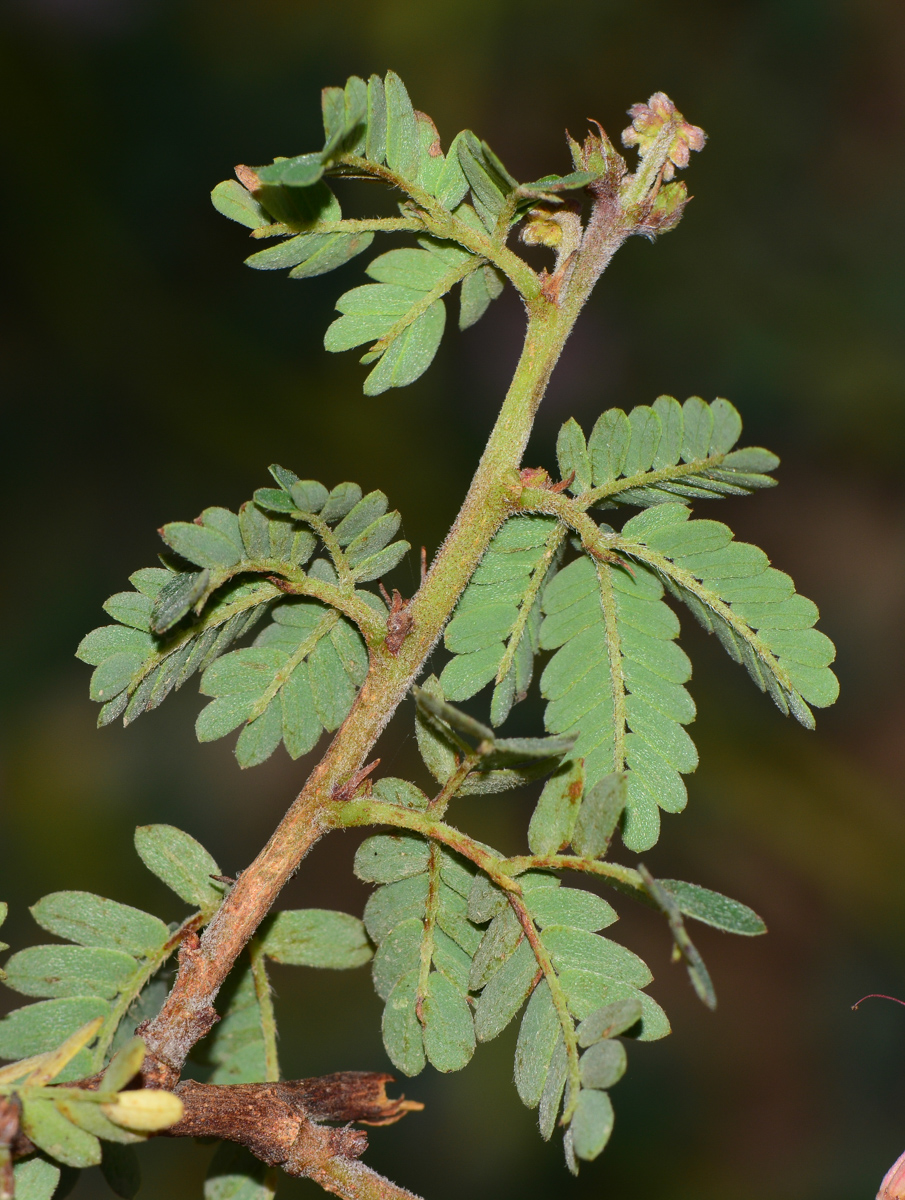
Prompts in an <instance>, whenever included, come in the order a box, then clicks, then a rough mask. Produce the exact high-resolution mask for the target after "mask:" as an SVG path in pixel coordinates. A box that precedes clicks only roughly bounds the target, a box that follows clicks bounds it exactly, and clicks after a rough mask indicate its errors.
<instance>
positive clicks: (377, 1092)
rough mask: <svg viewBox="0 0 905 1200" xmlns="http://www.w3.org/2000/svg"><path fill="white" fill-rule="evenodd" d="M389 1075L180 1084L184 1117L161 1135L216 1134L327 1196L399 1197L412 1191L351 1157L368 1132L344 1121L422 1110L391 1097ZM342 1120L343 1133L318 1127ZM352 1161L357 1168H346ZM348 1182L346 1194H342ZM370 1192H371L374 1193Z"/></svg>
mask: <svg viewBox="0 0 905 1200" xmlns="http://www.w3.org/2000/svg"><path fill="white" fill-rule="evenodd" d="M391 1081H392V1076H391V1075H378V1074H374V1073H373V1072H370V1071H341V1072H339V1073H338V1074H335V1075H324V1076H321V1077H320V1078H317V1079H298V1080H294V1081H289V1082H284V1083H238V1084H232V1085H229V1084H205V1083H195V1082H194V1081H193V1080H186V1081H185V1082H184V1083H180V1084H179V1085H178V1086H177V1087H176V1088H175V1092H176V1095H177V1096H179V1098H180V1099H181V1100H182V1103H183V1106H184V1112H183V1117H182V1120H181V1121H180V1122H179V1123H178V1124H177V1125H174V1126H173V1127H172V1128H170V1129H168V1130H167V1131H166V1133H165V1134H164V1136H165V1137H216V1138H223V1139H224V1140H226V1141H230V1142H237V1143H238V1144H239V1145H240V1146H245V1147H246V1148H247V1149H248V1150H250V1151H251V1153H252V1154H254V1156H255V1157H256V1158H258V1159H260V1160H261V1162H264V1163H266V1164H267V1165H268V1166H271V1167H276V1166H279V1167H282V1168H283V1170H284V1171H286V1173H287V1174H289V1175H298V1176H305V1177H309V1178H312V1179H317V1180H318V1182H320V1183H321V1184H322V1186H324V1187H326V1188H328V1190H330V1191H337V1189H341V1190H340V1194H341V1195H349V1194H355V1192H356V1191H358V1190H360V1189H361V1186H362V1185H365V1184H366V1186H367V1194H368V1195H371V1196H374V1195H376V1194H377V1193H381V1194H383V1195H385V1196H386V1197H388V1198H389V1197H394V1196H395V1197H404V1196H408V1195H410V1193H408V1192H406V1191H404V1189H401V1188H397V1187H396V1185H395V1184H392V1183H390V1182H389V1181H388V1180H383V1179H382V1178H381V1177H380V1176H378V1175H375V1173H374V1172H373V1171H370V1169H369V1168H367V1167H364V1166H363V1165H362V1164H360V1163H355V1160H356V1159H358V1158H360V1156H361V1155H362V1154H363V1153H364V1151H365V1150H366V1149H367V1145H368V1138H367V1134H365V1133H364V1131H363V1130H360V1129H350V1128H349V1123H350V1122H352V1121H358V1122H361V1123H363V1124H367V1125H391V1124H393V1122H395V1121H398V1120H400V1119H401V1118H402V1117H404V1116H405V1115H406V1113H408V1112H414V1111H417V1110H419V1109H421V1108H422V1107H423V1105H421V1104H418V1103H417V1102H416V1101H412V1100H406V1099H405V1098H404V1097H399V1099H396V1100H391V1099H390V1098H389V1097H388V1096H387V1094H386V1085H387V1083H389V1082H391ZM323 1121H338V1122H342V1123H343V1125H344V1128H341V1129H336V1128H331V1127H330V1126H327V1125H323V1124H321V1122H323ZM353 1163H355V1167H356V1169H351V1164H353ZM347 1179H348V1182H349V1184H350V1186H352V1192H351V1193H350V1192H348V1191H346V1190H344V1188H345V1184H344V1181H345V1180H347ZM375 1188H376V1191H375Z"/></svg>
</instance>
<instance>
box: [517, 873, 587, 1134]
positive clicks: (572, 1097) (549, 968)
mask: <svg viewBox="0 0 905 1200" xmlns="http://www.w3.org/2000/svg"><path fill="white" fill-rule="evenodd" d="M508 899H509V903H510V905H511V906H512V911H513V912H514V913H515V915H516V916H517V917H518V919H519V924H520V925H521V927H522V929H523V930H524V932H525V937H526V938H527V940H528V944H529V945H530V947H531V949H532V951H533V952H534V957H535V958H536V959H537V965H538V966H539V967H540V969H541V970H542V971H543V973H544V978H545V979H546V981H547V986H548V987H549V989H550V998H551V1000H552V1001H553V1007H554V1008H555V1009H556V1015H557V1016H558V1017H559V1024H560V1027H561V1029H562V1036H563V1042H564V1043H565V1047H566V1058H567V1060H568V1064H569V1090H568V1097H569V1098H568V1101H567V1103H566V1108H565V1111H564V1112H563V1115H562V1124H563V1125H568V1123H569V1122H570V1121H571V1120H572V1117H573V1115H574V1113H575V1106H576V1105H577V1104H578V1093H579V1091H580V1090H581V1072H580V1069H579V1065H578V1037H577V1036H576V1033H575V1022H574V1021H573V1020H572V1014H571V1013H570V1012H569V1002H568V1000H567V999H566V993H565V992H564V991H563V987H562V984H561V983H560V982H559V976H558V975H557V974H556V969H555V967H554V966H553V959H552V958H551V957H550V954H549V952H548V950H547V947H546V946H545V945H544V943H543V942H542V941H541V939H540V935H539V934H538V932H537V927H536V926H535V924H534V922H533V921H532V919H531V914H530V913H529V912H528V909H527V908H526V907H525V905H524V903H523V901H522V900H520V899H519V897H517V896H513V895H510V896H509V897H508Z"/></svg>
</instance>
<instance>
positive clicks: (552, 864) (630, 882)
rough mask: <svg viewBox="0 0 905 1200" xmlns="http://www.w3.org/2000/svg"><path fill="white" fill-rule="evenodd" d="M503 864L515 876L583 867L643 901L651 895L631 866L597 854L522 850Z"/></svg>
mask: <svg viewBox="0 0 905 1200" xmlns="http://www.w3.org/2000/svg"><path fill="white" fill-rule="evenodd" d="M502 867H503V870H505V871H506V873H507V874H510V875H513V876H515V877H516V878H517V877H518V876H519V875H521V874H522V873H523V872H525V871H584V872H585V873H586V874H588V875H597V876H598V877H599V878H601V879H603V880H605V881H606V882H607V883H609V884H611V885H612V886H613V887H615V888H618V890H619V891H620V892H624V893H625V894H626V895H631V896H635V898H636V899H638V900H643V901H644V902H645V903H647V902H648V901H649V899H650V897H649V896H648V895H647V892H646V891H645V888H644V881H643V880H642V878H641V876H640V875H639V874H638V872H637V871H635V870H633V868H632V867H623V866H620V865H619V863H608V862H600V861H599V860H598V859H596V858H581V857H579V855H577V854H523V855H519V856H518V857H515V858H507V859H504V860H503V863H502Z"/></svg>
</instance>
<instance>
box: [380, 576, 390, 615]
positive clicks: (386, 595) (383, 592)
mask: <svg viewBox="0 0 905 1200" xmlns="http://www.w3.org/2000/svg"><path fill="white" fill-rule="evenodd" d="M377 586H378V587H379V588H380V594H381V596H383V598H384V600H385V601H386V606H387V608H390V607H391V606H392V603H393V602H392V600H390V593H389V592H388V591H387V590H386V588H385V587H384V586H383V580H382V579H381V581H380V583H378V585H377Z"/></svg>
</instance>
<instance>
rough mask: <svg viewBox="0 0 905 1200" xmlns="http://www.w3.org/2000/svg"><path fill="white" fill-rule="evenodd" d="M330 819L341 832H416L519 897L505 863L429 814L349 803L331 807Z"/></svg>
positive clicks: (362, 802)
mask: <svg viewBox="0 0 905 1200" xmlns="http://www.w3.org/2000/svg"><path fill="white" fill-rule="evenodd" d="M333 816H334V822H335V825H336V826H337V827H340V828H343V829H349V828H352V827H353V826H357V825H393V826H395V827H396V828H397V829H409V830H411V832H412V833H420V834H422V835H423V836H424V837H428V838H432V839H433V840H434V841H436V842H442V844H443V845H444V846H449V848H450V850H455V851H456V852H457V853H458V854H461V855H462V857H463V858H467V859H468V860H469V861H470V862H473V863H474V864H475V866H476V867H480V869H481V870H482V871H483V872H484V874H485V875H486V876H487V877H488V879H492V880H493V882H494V883H495V884H496V885H497V886H498V887H501V888H503V890H504V891H507V892H514V893H516V894H519V895H520V894H521V890H522V886H521V884H520V883H519V882H518V881H517V880H516V879H513V878H512V875H511V874H509V873H508V872H507V871H506V870H505V864H506V863H507V862H508V861H509V860H507V859H501V858H497V857H496V856H495V855H493V854H491V853H490V852H489V851H488V850H485V849H484V847H483V846H482V845H480V843H478V842H476V841H474V840H473V839H472V838H470V837H469V836H468V834H466V833H460V832H459V830H458V829H454V828H453V827H452V825H444V823H443V822H442V821H440V820H438V819H437V818H436V817H434V816H433V815H431V814H430V813H429V812H428V813H422V812H418V811H417V809H414V808H401V807H400V806H399V805H397V804H386V803H385V802H384V801H382V800H352V801H351V802H350V803H348V804H336V805H334V807H333Z"/></svg>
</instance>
